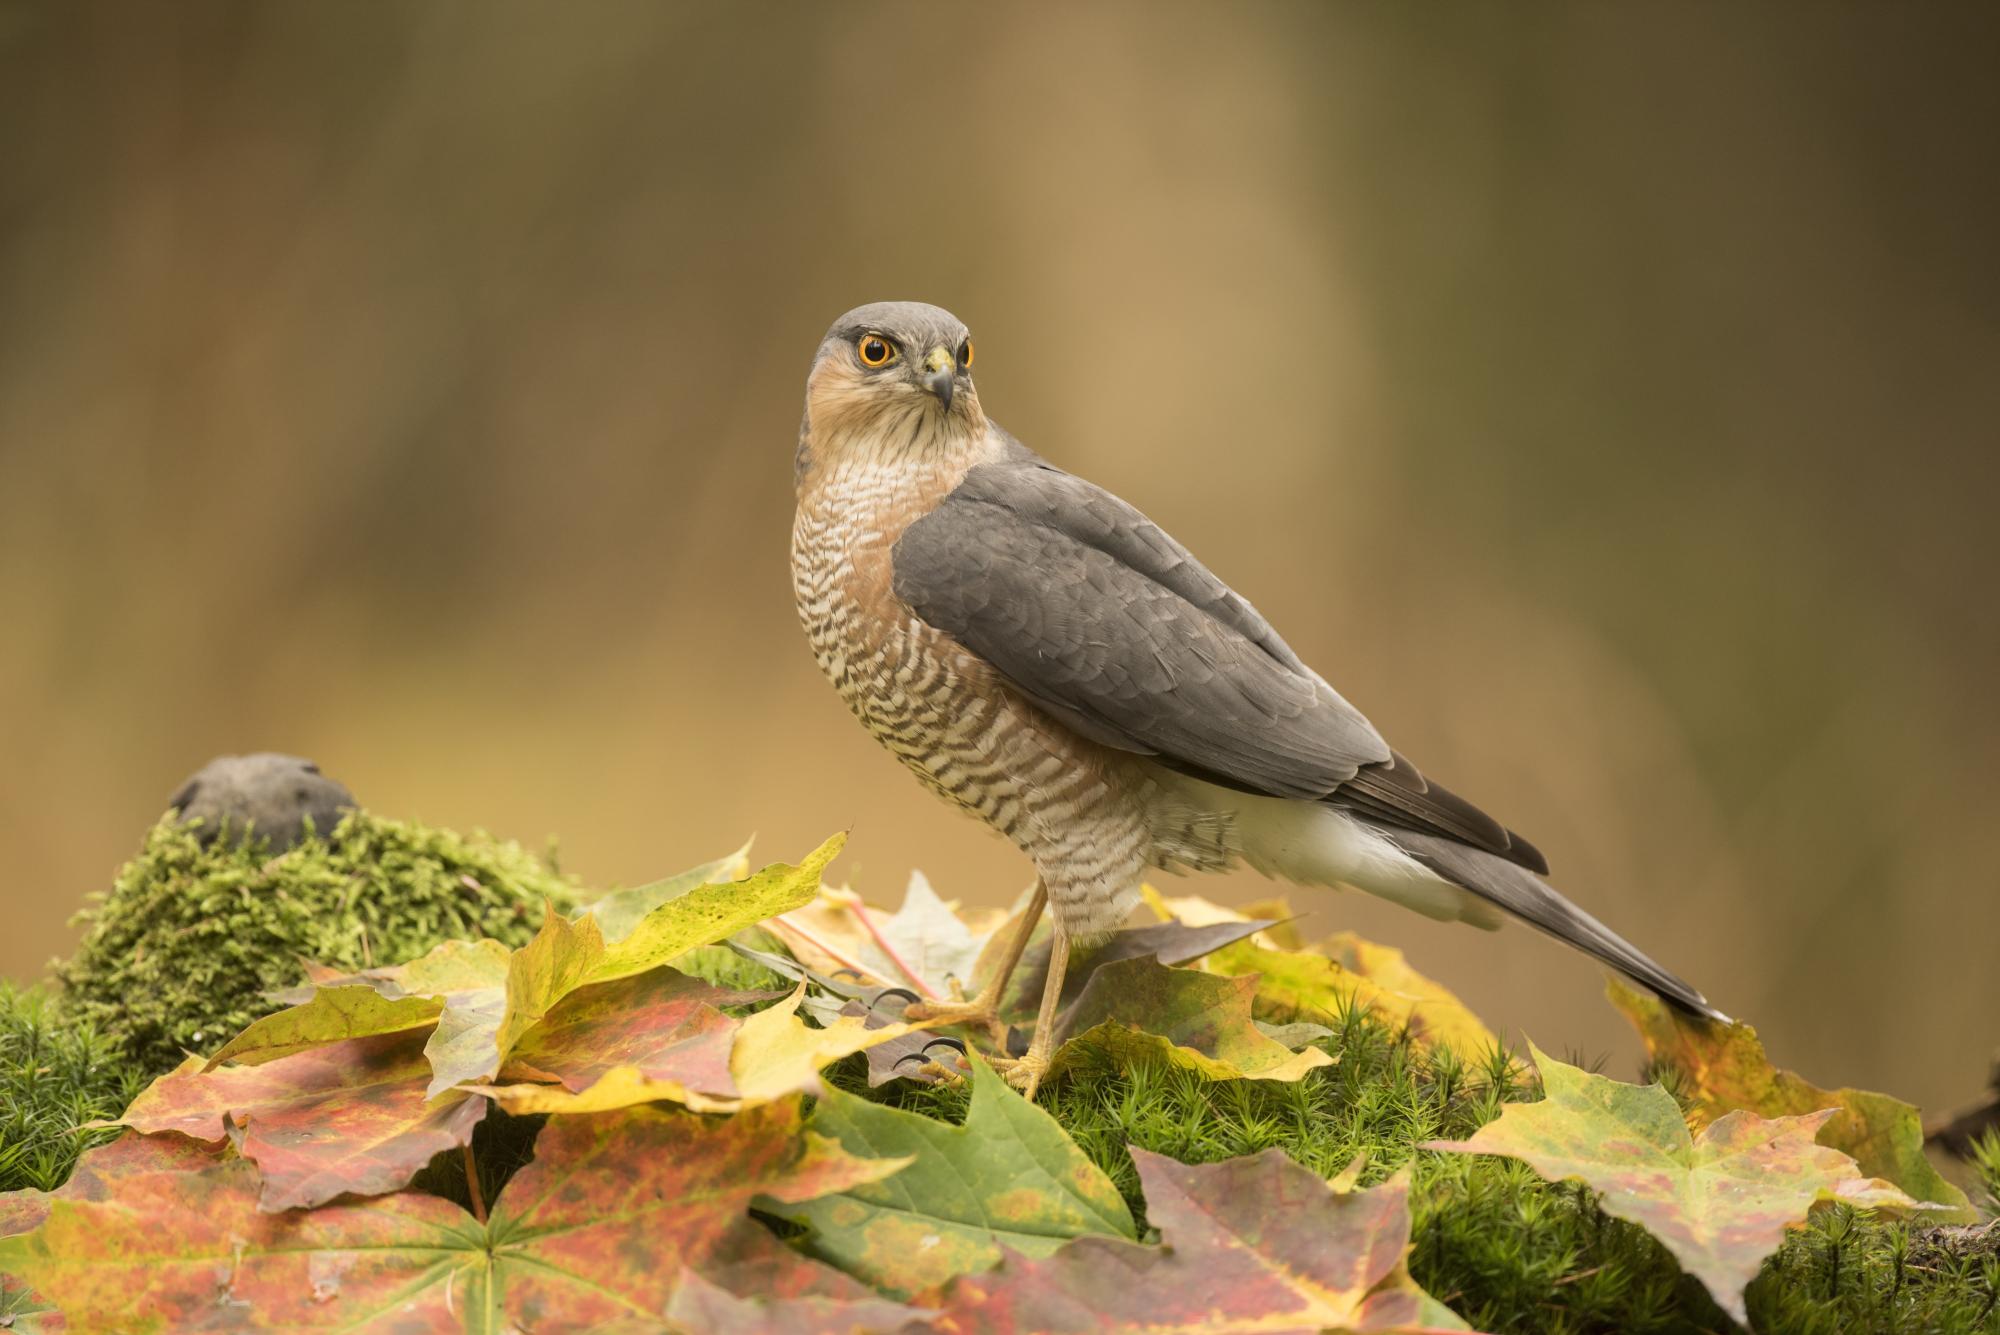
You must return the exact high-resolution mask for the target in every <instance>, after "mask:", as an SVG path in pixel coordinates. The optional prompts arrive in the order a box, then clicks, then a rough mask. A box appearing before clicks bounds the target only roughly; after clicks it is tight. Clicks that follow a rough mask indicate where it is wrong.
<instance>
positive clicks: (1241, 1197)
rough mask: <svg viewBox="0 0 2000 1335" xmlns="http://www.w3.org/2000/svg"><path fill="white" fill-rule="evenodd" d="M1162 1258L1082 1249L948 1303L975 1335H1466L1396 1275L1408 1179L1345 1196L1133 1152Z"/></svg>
mask: <svg viewBox="0 0 2000 1335" xmlns="http://www.w3.org/2000/svg"><path fill="white" fill-rule="evenodd" d="M1132 1161H1133V1163H1134V1164H1136V1165H1137V1166H1138V1169H1139V1180H1140V1183H1141V1184H1142V1185H1143V1187H1144V1188H1145V1193H1146V1213H1147V1217H1148V1218H1149V1219H1150V1220H1151V1221H1152V1223H1153V1225H1154V1226H1155V1227H1156V1228H1158V1229H1159V1231H1160V1242H1161V1245H1160V1246H1157V1247H1147V1246H1141V1245H1139V1244H1137V1243H1130V1242H1122V1241H1115V1240H1112V1239H1109V1238H1082V1239H1079V1240H1078V1241H1075V1242H1072V1243H1070V1244H1068V1245H1067V1246H1065V1247H1063V1248H1062V1250H1060V1251H1058V1252H1056V1253H1055V1254H1054V1255H1052V1256H1049V1257H1046V1258H1044V1259H1041V1260H1030V1259H1028V1258H1027V1257H1024V1256H1021V1255H1020V1254H1018V1253H1012V1254H1009V1255H1008V1256H1007V1257H1006V1259H1005V1260H1004V1261H1003V1262H1002V1263H1001V1264H1000V1266H999V1268H998V1269H995V1270H990V1271H987V1272H985V1273H983V1274H976V1275H965V1276H961V1277H960V1278H958V1279H956V1280H954V1281H953V1282H952V1284H951V1285H950V1286H949V1288H947V1289H946V1290H945V1295H944V1304H943V1311H942V1312H941V1314H940V1315H939V1317H938V1319H937V1322H936V1328H937V1329H938V1330H941V1331H953V1332H964V1333H965V1335H971V1333H972V1332H979V1335H1016V1333H1026V1332H1038V1333H1041V1335H1071V1333H1074V1335H1096V1333H1097V1332H1121V1331H1125V1332H1134V1335H1136V1333H1137V1332H1146V1333H1147V1335H1176V1333H1178V1335H1221V1333H1223V1332H1239V1331H1240V1332H1251V1331H1265V1332H1301V1333H1303V1332H1310V1331H1353V1332H1397V1331H1404V1332H1417V1331H1431V1330H1457V1331H1462V1330H1464V1329H1465V1328H1466V1327H1465V1324H1464V1323H1463V1322H1462V1321H1459V1320H1458V1318H1457V1317H1455V1316H1453V1315H1452V1314H1451V1312H1450V1311H1449V1310H1448V1309H1446V1308H1445V1307H1444V1306H1443V1305H1442V1304H1440V1303H1438V1302H1437V1301H1436V1300H1435V1299H1432V1298H1431V1297H1430V1296H1429V1295H1428V1294H1426V1293H1425V1292H1424V1291H1423V1290H1422V1289H1420V1288H1418V1287H1417V1285H1416V1283H1415V1281H1413V1280H1411V1279H1410V1277H1409V1273H1408V1271H1406V1270H1405V1269H1404V1266H1403V1258H1404V1256H1405V1254H1406V1253H1407V1252H1408V1251H1409V1246H1410V1208H1409V1179H1408V1176H1407V1174H1398V1175H1397V1176H1396V1177H1393V1178H1391V1179H1389V1181H1387V1182H1385V1183H1383V1184H1382V1185H1381V1186H1379V1187H1375V1188H1372V1189H1370V1190H1367V1191H1353V1192H1340V1191H1336V1190H1334V1188H1333V1187H1332V1186H1330V1185H1329V1184H1328V1183H1327V1182H1326V1181H1324V1180H1323V1179H1321V1178H1320V1177H1318V1176H1316V1175H1315V1174H1313V1173H1312V1172H1310V1171H1309V1170H1307V1169H1305V1168H1301V1167H1300V1166H1299V1165H1298V1164H1295V1163H1293V1162H1292V1161H1291V1160H1290V1159H1289V1158H1287V1157H1285V1154H1284V1152H1283V1151H1281V1150H1275V1149H1273V1150H1266V1151H1264V1152H1263V1153H1262V1154H1258V1155H1254V1156H1251V1157H1249V1158H1243V1159H1230V1160H1226V1161H1225V1162H1222V1163H1217V1164H1206V1165H1200V1166H1189V1165H1185V1164H1180V1163H1176V1162H1175V1161H1174V1160H1172V1159H1169V1158H1167V1157H1165V1156H1164V1155H1158V1154H1151V1153H1148V1152H1147V1151H1145V1150H1142V1149H1134V1150H1133V1151H1132Z"/></svg>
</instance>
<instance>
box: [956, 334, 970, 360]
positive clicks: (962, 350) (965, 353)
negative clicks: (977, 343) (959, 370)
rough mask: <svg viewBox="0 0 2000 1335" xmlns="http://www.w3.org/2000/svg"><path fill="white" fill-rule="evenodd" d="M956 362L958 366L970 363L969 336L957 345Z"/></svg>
mask: <svg viewBox="0 0 2000 1335" xmlns="http://www.w3.org/2000/svg"><path fill="white" fill-rule="evenodd" d="M958 364H959V365H960V366H970V365H972V340H971V339H969V338H968V339H966V340H965V342H963V343H961V344H959V345H958Z"/></svg>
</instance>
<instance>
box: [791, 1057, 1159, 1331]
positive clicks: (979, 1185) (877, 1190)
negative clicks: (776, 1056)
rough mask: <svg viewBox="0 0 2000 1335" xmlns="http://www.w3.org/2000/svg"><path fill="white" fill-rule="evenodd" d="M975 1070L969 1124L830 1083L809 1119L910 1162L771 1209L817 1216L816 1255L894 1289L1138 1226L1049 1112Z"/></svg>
mask: <svg viewBox="0 0 2000 1335" xmlns="http://www.w3.org/2000/svg"><path fill="white" fill-rule="evenodd" d="M971 1080H972V1104H971V1107H970V1109H969V1110H968V1111H967V1113H966V1117H965V1124H964V1125H963V1126H952V1125H950V1124H949V1123H946V1122H940V1121H937V1120H935V1119H934V1118H930V1117H922V1116H919V1115H918V1114H916V1113H909V1112H903V1111H900V1110H899V1109H895V1108H886V1107H883V1106H881V1105H879V1104H875V1103H870V1102H868V1101H867V1100H866V1099H862V1098H857V1097H856V1096H854V1095H852V1094H846V1093H842V1092H841V1091H839V1090H833V1091H830V1092H829V1093H828V1094H827V1095H826V1096H825V1097H824V1098H823V1099H822V1100H821V1102H820V1104H819V1107H818V1108H817V1109H815V1111H814V1113H813V1117H812V1122H811V1126H812V1129H813V1130H815V1131H819V1132H821V1133H823V1134H825V1135H827V1136H829V1137H831V1138H832V1139H834V1140H835V1141H837V1142H839V1143H840V1144H841V1145H842V1146H843V1147H844V1148H846V1149H848V1150H849V1151H851V1152H853V1153H856V1154H864V1155H868V1156H871V1157H880V1156H909V1157H910V1159H911V1163H910V1166H909V1167H908V1168H906V1169H904V1170H903V1171H902V1172H900V1173H898V1174H896V1175H895V1176H894V1177H892V1178H888V1179H885V1180H882V1181H879V1182H871V1183H867V1184H864V1185H861V1186H858V1187H853V1188H850V1189H848V1190H847V1191H845V1192H841V1193H839V1194H836V1195H828V1196H822V1197H819V1198H817V1199H815V1200H812V1201H807V1202H804V1203H801V1204H798V1205H794V1206H790V1207H785V1206H778V1207H775V1209H774V1213H777V1214H780V1215H783V1216H784V1217H786V1218H788V1219H793V1220H796V1221H798V1222H801V1223H805V1224H809V1225H811V1226H812V1229H813V1234H812V1238H811V1240H810V1242H809V1244H808V1246H809V1247H810V1249H811V1250H812V1252H813V1254H814V1255H816V1256H819V1257H820V1258H821V1259H823V1260H827V1261H831V1262H832V1263H833V1264H835V1265H837V1266H839V1267H840V1268H841V1269H842V1270H845V1271H847V1272H848V1273H849V1274H851V1275H857V1276H859V1277H860V1278H862V1279H865V1280H867V1281H868V1282H869V1283H870V1284H872V1285H874V1286H875V1287H876V1288H878V1289H880V1290H882V1291H883V1292H884V1293H887V1294H889V1295H890V1296H892V1297H897V1298H906V1297H909V1296H911V1295H913V1294H917V1293H921V1292H924V1291H925V1290H928V1289H932V1288H935V1287H936V1286H938V1285H940V1284H943V1283H944V1282H945V1281H946V1280H948V1279H950V1278H951V1277H952V1276H954V1275H959V1274H963V1273H965V1272H966V1271H970V1270H984V1269H987V1268H988V1267H990V1266H993V1265H995V1264H997V1263H998V1262H999V1260H1000V1257H1001V1253H1002V1249H1003V1248H1005V1249H1007V1250H1011V1251H1014V1252H1019V1253H1021V1254H1023V1255H1026V1256H1046V1255H1048V1254H1049V1253H1050V1252H1052V1251H1054V1250H1055V1249H1056V1248H1057V1247H1059V1246H1061V1245H1062V1244H1063V1243H1064V1242H1066V1241H1068V1240H1069V1239H1071V1238H1077V1237H1083V1236H1086V1235H1089V1234H1105V1235H1108V1236H1112V1237H1122V1238H1131V1237H1133V1236H1134V1228H1133V1223H1132V1215H1131V1212H1130V1211H1129V1210H1127V1209H1126V1207H1125V1201H1124V1198H1123V1197H1121V1196H1120V1195H1119V1194H1118V1189H1117V1187H1116V1186H1114V1185H1113V1184H1112V1182H1111V1179H1110V1178H1108V1177H1106V1176H1105V1175H1104V1172H1103V1171H1102V1170H1101V1169H1099V1168H1098V1167H1097V1165H1095V1164H1093V1163H1092V1162H1091V1161H1090V1159H1089V1158H1088V1156H1086V1155H1085V1154H1084V1153H1083V1151H1082V1150H1080V1149H1078V1148H1077V1147H1076V1143H1075V1142H1074V1141H1072V1140H1071V1139H1070V1138H1069V1137H1068V1136H1067V1135H1066V1134H1064V1132H1063V1129H1062V1127H1060V1126H1059V1125H1057V1124H1056V1120H1055V1119H1054V1118H1053V1117H1051V1116H1049V1115H1048V1114H1047V1113H1046V1112H1043V1111H1042V1110H1041V1109H1040V1108H1037V1107H1036V1106H1035V1105H1034V1104H1032V1103H1029V1102H1028V1101H1027V1100H1026V1099H1024V1098H1022V1097H1021V1096H1020V1095H1019V1094H1017V1093H1015V1092H1014V1091H1013V1090H1012V1089H1010V1088H1009V1087H1008V1086H1007V1084H1006V1082H1005V1081H1003V1080H1001V1079H1000V1077H999V1076H997V1075H995V1074H994V1073H993V1071H992V1069H991V1068H990V1067H988V1066H987V1065H986V1063H985V1062H983V1061H980V1060H979V1059H978V1058H976V1057H975V1058H973V1059H972V1075H971Z"/></svg>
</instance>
